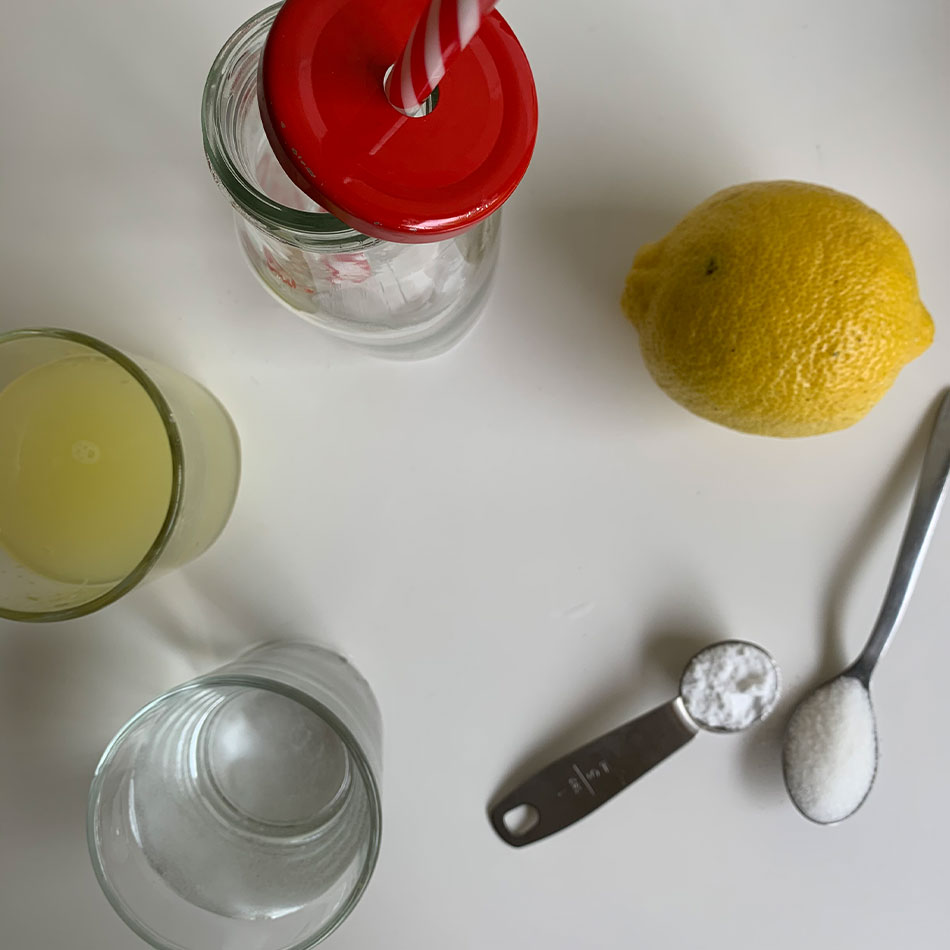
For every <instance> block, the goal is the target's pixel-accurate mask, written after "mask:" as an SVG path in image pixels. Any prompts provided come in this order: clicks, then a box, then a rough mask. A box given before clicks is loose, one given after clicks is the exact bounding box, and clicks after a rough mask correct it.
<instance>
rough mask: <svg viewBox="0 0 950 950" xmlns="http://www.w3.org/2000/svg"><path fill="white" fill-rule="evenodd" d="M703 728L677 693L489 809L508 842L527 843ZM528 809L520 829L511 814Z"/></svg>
mask: <svg viewBox="0 0 950 950" xmlns="http://www.w3.org/2000/svg"><path fill="white" fill-rule="evenodd" d="M697 731H698V729H697V727H696V726H695V725H694V724H693V722H692V721H691V720H690V718H689V716H688V715H687V714H686V710H685V709H684V707H683V701H682V700H681V699H680V698H679V697H677V698H676V699H673V700H671V701H670V702H668V703H664V704H663V705H662V706H657V708H656V709H652V710H650V712H648V713H644V714H643V715H642V716H639V717H638V718H636V719H633V720H631V721H630V722H628V723H625V724H624V725H622V726H619V727H618V728H617V729H614V730H612V731H611V732H608V733H607V734H606V735H603V736H601V737H600V738H599V739H594V740H593V741H592V742H588V743H587V744H586V745H583V746H581V747H580V748H579V749H575V750H574V751H573V752H570V753H568V754H567V755H565V756H563V757H562V758H560V759H558V760H557V761H555V762H552V763H551V764H550V765H547V766H545V767H544V768H543V769H541V771H540V772H537V773H535V775H533V776H532V777H531V778H529V779H528V780H527V781H526V782H524V783H523V784H521V785H519V786H518V787H517V788H516V789H514V790H513V791H511V792H509V793H508V794H507V795H506V796H505V797H504V798H502V799H501V800H500V801H499V802H497V803H496V804H495V805H494V806H493V807H492V808H491V809H490V810H489V812H488V816H489V818H490V819H491V823H492V826H493V827H494V829H495V831H496V832H498V835H499V837H500V838H501V839H502V841H505V842H506V843H508V844H510V845H512V846H513V847H516V848H518V847H521V846H522V845H525V844H530V843H531V842H532V841H539V840H540V839H541V838H546V837H547V836H548V835H552V834H554V832H555V831H560V830H561V829H562V828H566V827H567V826H568V825H572V824H574V822H575V821H579V820H580V819H581V818H583V817H584V816H585V815H589V814H590V813H591V812H592V811H593V810H594V809H595V808H599V807H600V806H601V805H603V804H604V802H606V801H608V800H609V799H611V798H613V797H614V795H616V794H617V793H618V792H620V791H622V790H623V789H624V788H626V787H627V786H628V785H629V784H630V783H631V782H633V781H634V780H635V779H638V778H639V777H640V776H641V775H643V774H644V773H645V772H649V771H650V769H652V768H653V767H654V766H655V765H659V764H660V762H662V761H663V760H664V759H665V758H667V757H668V756H670V755H672V754H673V753H674V752H675V751H676V750H677V749H679V748H682V746H684V745H686V743H687V742H689V740H690V739H692V738H693V736H695V735H696V733H697ZM518 810H522V811H523V818H524V819H526V820H524V821H523V823H522V824H521V826H520V828H514V829H510V828H509V827H508V825H507V824H506V823H505V816H506V815H509V813H511V814H512V815H514V813H516V812H517V811H518Z"/></svg>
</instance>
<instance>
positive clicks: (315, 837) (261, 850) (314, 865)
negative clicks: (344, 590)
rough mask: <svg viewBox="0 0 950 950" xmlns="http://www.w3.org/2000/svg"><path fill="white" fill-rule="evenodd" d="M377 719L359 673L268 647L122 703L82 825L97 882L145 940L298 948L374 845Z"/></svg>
mask: <svg viewBox="0 0 950 950" xmlns="http://www.w3.org/2000/svg"><path fill="white" fill-rule="evenodd" d="M381 742H382V727H381V722H380V716H379V709H378V707H377V705H376V701H375V699H374V697H373V694H372V692H371V690H370V688H369V685H368V684H367V682H366V680H365V679H363V677H362V676H361V675H360V674H359V673H358V672H357V671H356V670H355V669H354V667H353V666H351V665H350V663H349V662H348V661H347V660H345V659H344V658H342V657H341V656H339V655H337V654H336V653H333V652H331V651H329V650H326V649H324V648H322V647H318V646H316V645H314V644H310V643H272V644H265V645H264V646H261V647H257V648H255V649H253V650H251V651H250V652H248V653H245V654H244V655H242V656H240V657H238V658H237V659H236V660H234V661H233V662H231V663H228V664H227V665H225V666H222V667H221V668H219V669H217V670H215V671H214V672H212V673H209V674H208V675H206V676H201V677H198V678H197V679H195V680H192V681H191V682H190V683H186V684H185V685H183V686H179V687H177V688H176V689H173V690H171V691H170V692H168V693H166V694H165V695H163V696H161V697H159V698H158V699H156V700H154V701H153V702H152V703H150V704H149V705H147V706H146V707H145V708H144V709H142V710H141V711H140V712H138V713H137V714H136V715H135V716H134V717H133V718H132V720H131V721H130V722H129V723H128V724H127V725H126V726H125V727H124V728H123V729H122V730H121V731H120V732H119V733H118V735H117V736H116V737H115V738H114V739H113V740H112V742H111V743H110V744H109V746H108V748H107V749H106V751H105V753H104V754H103V756H102V760H101V761H100V763H99V765H98V767H97V768H96V772H95V776H94V778H93V781H92V787H91V790H90V796H89V814H88V824H87V837H88V842H89V850H90V854H91V857H92V863H93V867H94V869H95V872H96V876H97V877H98V879H99V883H100V885H101V886H102V889H103V891H104V892H105V894H106V897H108V899H109V901H110V903H111V904H112V906H113V907H114V908H115V910H116V911H117V912H118V914H119V915H120V916H121V917H122V918H123V919H124V920H125V922H126V923H127V924H128V925H129V926H130V927H131V928H132V929H133V930H134V931H135V932H136V933H137V934H138V935H139V936H140V937H141V938H142V939H143V940H145V941H146V942H147V943H149V944H151V946H152V947H155V948H158V950H304V948H306V947H312V946H314V945H315V944H317V943H319V942H320V941H321V940H322V939H323V938H324V937H326V936H327V935H328V934H329V933H331V932H332V931H333V930H334V929H335V928H336V927H337V926H338V925H339V924H340V923H341V922H342V921H343V919H344V918H345V917H346V916H347V915H348V914H349V912H350V911H351V910H352V909H353V907H354V905H355V904H356V902H357V901H358V900H359V898H360V896H361V894H362V893H363V890H364V889H365V887H366V885H367V883H368V881H369V879H370V876H371V874H372V872H373V868H374V866H375V863H376V857H377V854H378V851H379V841H380V816H381V813H380V775H381V754H382V753H381Z"/></svg>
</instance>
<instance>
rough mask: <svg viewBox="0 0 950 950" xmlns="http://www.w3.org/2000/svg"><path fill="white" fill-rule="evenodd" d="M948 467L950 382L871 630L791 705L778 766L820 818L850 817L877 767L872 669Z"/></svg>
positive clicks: (804, 808) (936, 509)
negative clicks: (844, 661)
mask: <svg viewBox="0 0 950 950" xmlns="http://www.w3.org/2000/svg"><path fill="white" fill-rule="evenodd" d="M948 473H950V390H948V391H947V392H946V393H945V395H944V397H943V400H942V401H941V403H940V408H939V410H938V412H937V418H936V421H935V422H934V427H933V431H932V432H931V435H930V441H929V442H928V444H927V451H926V452H925V454H924V461H923V465H922V467H921V472H920V478H919V480H918V482H917V492H916V494H915V496H914V502H913V505H912V506H911V510H910V516H909V517H908V520H907V527H906V529H905V530H904V538H903V540H902V541H901V546H900V550H899V551H898V554H897V562H896V563H895V565H894V570H893V573H892V574H891V580H890V584H889V585H888V588H887V592H886V593H885V595H884V603H883V604H882V605H881V611H880V613H879V615H878V618H877V621H876V622H875V624H874V628H873V630H872V631H871V636H870V637H869V638H868V642H867V644H866V645H865V647H864V649H863V650H862V651H861V653H860V655H859V656H858V658H857V659H856V660H855V661H854V663H852V664H851V666H849V667H848V668H847V669H846V670H845V671H844V672H843V673H840V674H839V675H838V676H836V677H835V678H834V679H832V680H829V681H828V682H827V683H824V684H823V685H821V686H819V687H818V688H817V689H815V690H814V691H813V692H812V693H810V694H809V695H808V696H806V697H805V699H803V700H802V701H801V702H800V703H799V704H798V706H797V707H796V708H795V711H794V712H793V713H792V716H791V718H790V719H789V722H788V727H787V729H786V731H785V742H784V747H783V750H782V770H783V773H784V776H785V787H786V788H787V789H788V794H789V796H790V798H791V799H792V802H793V804H794V805H795V807H796V808H797V809H798V810H799V811H800V812H801V813H802V814H803V815H804V816H805V817H806V818H808V819H810V820H811V821H814V822H816V823H817V824H821V825H830V824H836V823H837V822H839V821H844V819H845V818H849V817H850V816H851V815H853V814H854V813H855V812H856V811H857V810H858V809H859V808H860V807H861V805H863V804H864V802H865V800H866V799H867V797H868V795H869V794H870V791H871V786H872V785H873V784H874V777H875V775H876V774H877V759H878V743H877V726H876V724H875V720H874V708H873V706H872V703H871V693H870V685H871V674H872V673H873V672H874V669H875V667H876V666H877V664H878V661H879V660H880V659H881V656H882V654H883V653H884V650H885V648H886V647H887V645H888V643H889V642H890V639H891V637H892V636H893V635H894V631H895V630H897V627H898V625H899V624H900V622H901V620H902V618H903V616H904V611H905V609H906V607H907V602H908V600H909V599H910V595H911V592H912V591H913V589H914V585H915V584H916V582H917V576H918V574H919V573H920V566H921V564H922V562H923V559H924V554H925V552H926V550H927V546H928V544H929V543H930V538H931V536H932V534H933V529H934V526H935V525H936V523H937V516H938V515H939V513H940V508H941V505H942V503H943V500H944V497H945V495H946V487H947V475H948Z"/></svg>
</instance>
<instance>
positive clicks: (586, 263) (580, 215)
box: [493, 201, 683, 411]
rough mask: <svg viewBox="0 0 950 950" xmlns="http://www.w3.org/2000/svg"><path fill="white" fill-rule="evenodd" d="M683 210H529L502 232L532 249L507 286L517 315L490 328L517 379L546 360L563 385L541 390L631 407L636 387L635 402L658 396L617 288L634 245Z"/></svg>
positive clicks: (629, 206)
mask: <svg viewBox="0 0 950 950" xmlns="http://www.w3.org/2000/svg"><path fill="white" fill-rule="evenodd" d="M682 212H683V209H682V208H678V207H672V206H663V205H658V206H653V205H650V204H642V205H641V204H633V203H622V202H621V203H617V202H611V203H604V204H591V203H589V202H588V203H578V204H576V205H571V204H565V203H563V202H561V201H559V202H558V203H557V205H556V206H552V207H534V208H532V209H531V213H530V215H528V216H526V217H524V218H522V219H520V220H519V222H518V229H517V232H515V233H512V234H508V235H506V236H505V240H510V241H517V242H518V243H519V244H520V245H522V246H525V247H528V248H529V249H530V250H529V251H527V252H525V260H523V261H522V262H521V264H520V270H519V279H518V281H517V282H516V283H515V282H512V283H510V284H508V285H507V286H506V288H505V289H506V305H507V309H508V310H509V311H510V313H511V318H510V319H505V320H504V321H503V322H502V321H498V323H497V324H496V325H495V326H494V327H493V332H494V333H495V334H497V335H498V336H499V337H502V336H503V337H504V339H503V342H502V343H499V345H498V346H497V359H498V361H499V364H504V365H506V366H507V368H508V369H509V370H510V371H511V372H512V373H514V374H516V378H520V377H521V376H522V375H523V374H524V368H525V366H532V365H533V366H538V365H543V367H544V374H545V376H546V378H547V379H552V380H557V383H558V387H557V391H555V392H550V391H549V392H545V393H543V394H539V395H538V398H544V399H548V400H550V399H551V398H552V397H555V398H563V399H565V400H570V401H571V402H573V403H577V404H581V405H583V404H585V403H586V404H593V405H595V406H599V407H606V406H610V405H617V406H624V407H627V406H628V405H629V402H630V392H631V386H632V387H633V391H634V395H635V399H636V401H637V402H640V401H641V397H643V399H644V400H646V399H647V397H649V399H655V398H656V387H655V384H654V383H653V381H652V380H651V379H650V377H649V374H648V373H647V371H646V369H645V367H644V366H643V363H642V361H641V359H640V355H639V344H638V339H637V333H636V330H635V329H634V327H633V326H632V325H631V324H630V322H629V321H628V320H627V319H626V317H625V316H624V313H623V311H622V310H621V308H620V296H621V293H622V292H623V287H624V280H625V277H626V274H627V271H628V270H629V269H630V265H631V262H632V260H633V255H634V252H635V251H636V249H637V248H638V247H639V246H640V245H641V244H643V243H645V242H647V241H653V240H657V239H658V238H660V237H662V236H663V235H664V234H665V233H666V232H667V231H668V230H669V229H670V228H671V227H672V226H673V225H674V224H675V223H676V221H677V220H678V219H679V218H680V217H681V216H682ZM513 230H514V229H513ZM503 253H504V252H503ZM555 294H557V299H556V300H555ZM601 411H603V409H601ZM627 411H629V410H627Z"/></svg>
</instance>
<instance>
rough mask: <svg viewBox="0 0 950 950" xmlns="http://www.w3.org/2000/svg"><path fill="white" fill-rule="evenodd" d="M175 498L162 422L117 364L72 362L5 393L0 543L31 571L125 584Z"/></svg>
mask: <svg viewBox="0 0 950 950" xmlns="http://www.w3.org/2000/svg"><path fill="white" fill-rule="evenodd" d="M171 494H172V455H171V448H170V444H169V438H168V433H167V431H166V428H165V423H164V421H163V419H162V416H161V415H160V414H159V412H158V410H157V409H156V407H155V405H154V403H153V402H152V399H151V397H150V396H149V395H148V393H147V392H146V391H145V389H143V387H142V385H141V384H140V383H139V382H138V380H136V379H135V377H133V376H132V375H131V374H130V373H129V372H128V371H127V370H125V369H124V368H123V367H122V366H120V365H119V364H118V363H116V362H114V361H113V360H110V359H107V358H106V357H104V356H100V355H98V354H97V355H88V356H87V355H83V356H72V357H66V358H63V359H59V360H55V361H54V362H51V363H47V364H45V365H43V366H39V367H37V368H35V369H32V370H30V371H29V372H27V373H25V374H24V375H22V376H20V377H18V378H16V379H14V380H13V382H11V383H9V384H8V385H7V386H6V387H5V388H4V389H3V390H2V391H0V544H2V545H3V547H5V548H6V550H7V551H8V552H9V554H11V555H12V556H13V557H14V558H15V559H16V560H18V561H20V562H21V563H23V564H24V565H25V566H27V567H28V568H30V569H31V570H33V571H35V572H37V573H38V574H42V575H44V576H46V577H49V578H52V579H54V580H57V581H65V582H68V583H74V584H101V583H111V582H115V581H119V580H121V579H122V578H123V577H125V576H126V575H127V574H129V572H130V571H132V570H133V569H134V568H135V566H136V565H137V564H138V563H139V562H140V561H141V560H142V558H143V557H144V556H145V554H146V553H147V552H148V550H149V548H150V547H151V545H152V543H153V542H154V541H155V539H156V537H157V536H158V534H159V531H160V530H161V527H162V524H163V523H164V521H165V518H166V516H167V514H168V509H169V504H170V499H171Z"/></svg>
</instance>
